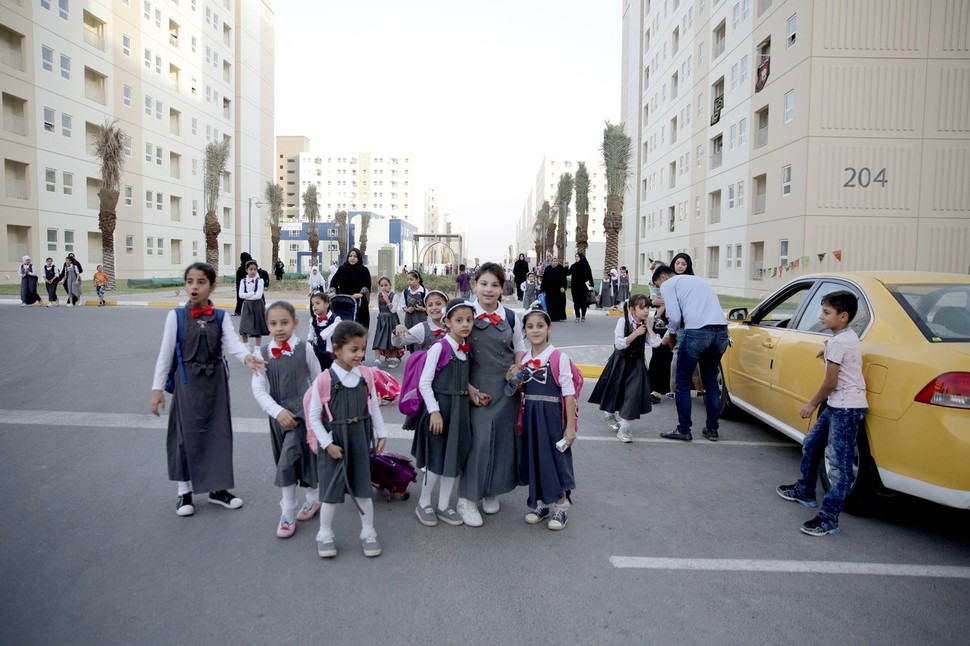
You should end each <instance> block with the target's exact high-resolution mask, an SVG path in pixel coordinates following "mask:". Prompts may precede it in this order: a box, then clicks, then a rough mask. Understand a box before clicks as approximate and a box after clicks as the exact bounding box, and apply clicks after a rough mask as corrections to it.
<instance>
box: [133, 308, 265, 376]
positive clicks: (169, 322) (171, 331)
mask: <svg viewBox="0 0 970 646" xmlns="http://www.w3.org/2000/svg"><path fill="white" fill-rule="evenodd" d="M175 317H176V314H175V310H169V313H168V316H166V317H165V328H164V330H163V331H162V347H161V348H159V350H158V359H156V360H155V376H154V377H153V378H152V390H162V389H163V388H165V381H166V380H167V379H168V371H169V370H170V369H171V368H172V359H173V358H174V357H175V338H176V337H177V336H178V322H177V321H176V320H175ZM185 317H186V318H185V324H186V325H195V323H194V320H195V319H193V318H192V315H191V314H186V315H185ZM213 324H215V321H213ZM222 353H223V355H227V356H230V357H235V358H236V359H239V360H240V361H242V362H243V363H245V361H246V355H248V354H249V348H248V347H246V345H245V344H244V343H243V342H242V341H240V340H239V335H238V334H236V329H235V328H234V327H232V322H231V321H230V320H229V317H228V316H223V317H222Z"/></svg>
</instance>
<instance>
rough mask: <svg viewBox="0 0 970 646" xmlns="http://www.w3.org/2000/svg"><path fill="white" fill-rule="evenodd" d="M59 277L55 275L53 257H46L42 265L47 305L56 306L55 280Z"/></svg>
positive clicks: (55, 268) (55, 269)
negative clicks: (45, 262)
mask: <svg viewBox="0 0 970 646" xmlns="http://www.w3.org/2000/svg"><path fill="white" fill-rule="evenodd" d="M59 280H60V277H59V276H58V275H57V267H55V266H54V259H53V258H48V259H47V264H46V265H44V282H45V283H46V285H47V307H50V306H51V305H53V306H54V307H57V306H58V305H59V303H58V302H57V282H58V281H59Z"/></svg>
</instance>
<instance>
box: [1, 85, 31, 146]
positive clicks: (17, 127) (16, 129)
mask: <svg viewBox="0 0 970 646" xmlns="http://www.w3.org/2000/svg"><path fill="white" fill-rule="evenodd" d="M3 129H4V130H6V131H7V132H12V133H15V134H18V135H26V134H27V101H26V100H25V99H21V98H20V97H18V96H14V95H12V94H7V93H6V92H4V93H3Z"/></svg>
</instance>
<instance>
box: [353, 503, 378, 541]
mask: <svg viewBox="0 0 970 646" xmlns="http://www.w3.org/2000/svg"><path fill="white" fill-rule="evenodd" d="M356 500H357V504H358V505H360V508H361V509H363V510H364V515H363V516H361V517H360V537H361V538H372V537H373V538H376V537H377V530H375V529H374V499H373V498H356Z"/></svg>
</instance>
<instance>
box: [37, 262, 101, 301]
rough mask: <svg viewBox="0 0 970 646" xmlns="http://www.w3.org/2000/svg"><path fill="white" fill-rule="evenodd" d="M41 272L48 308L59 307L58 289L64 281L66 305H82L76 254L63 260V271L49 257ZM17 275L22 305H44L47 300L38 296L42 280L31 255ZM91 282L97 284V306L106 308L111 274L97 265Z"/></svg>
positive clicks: (79, 267)
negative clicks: (38, 286) (38, 285)
mask: <svg viewBox="0 0 970 646" xmlns="http://www.w3.org/2000/svg"><path fill="white" fill-rule="evenodd" d="M42 269H43V272H44V284H45V287H46V288H47V305H46V307H58V306H59V305H60V302H59V301H58V299H57V286H58V285H59V284H60V283H62V282H63V283H64V287H65V290H66V291H67V306H68V307H73V306H75V305H80V304H81V293H82V292H81V265H80V263H78V262H77V261H76V260H75V258H74V254H73V253H72V254H68V256H67V258H65V259H64V266H63V267H61V269H60V271H58V269H57V267H55V266H54V259H53V258H48V259H47V263H46V264H45V265H44V266H43V268H42ZM18 273H19V274H20V280H21V288H20V306H21V307H25V306H27V305H34V304H37V305H41V304H42V303H43V302H44V299H43V298H41V297H40V295H39V294H38V293H37V283H38V281H39V278H40V277H39V275H38V273H37V270H36V269H35V267H34V264H33V263H32V262H31V260H30V256H24V257H23V259H22V262H21V263H20V268H19V269H18ZM92 280H93V281H94V289H95V292H96V293H97V295H98V307H104V306H105V305H107V304H108V303H107V301H105V299H104V296H105V291H106V290H107V287H108V274H107V273H105V271H104V266H103V265H98V268H97V271H95V272H94V276H93V277H92Z"/></svg>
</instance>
